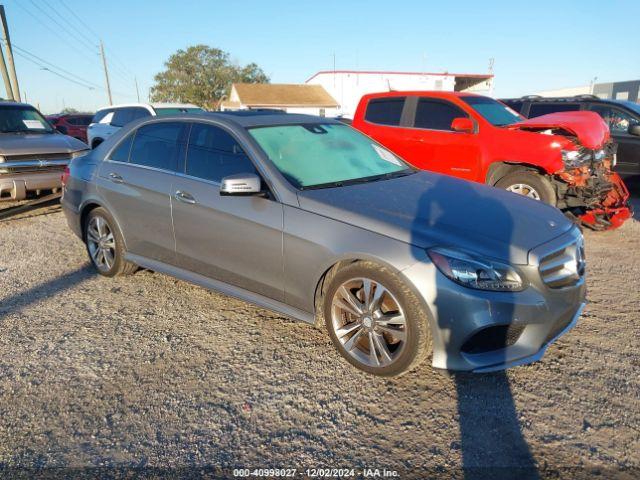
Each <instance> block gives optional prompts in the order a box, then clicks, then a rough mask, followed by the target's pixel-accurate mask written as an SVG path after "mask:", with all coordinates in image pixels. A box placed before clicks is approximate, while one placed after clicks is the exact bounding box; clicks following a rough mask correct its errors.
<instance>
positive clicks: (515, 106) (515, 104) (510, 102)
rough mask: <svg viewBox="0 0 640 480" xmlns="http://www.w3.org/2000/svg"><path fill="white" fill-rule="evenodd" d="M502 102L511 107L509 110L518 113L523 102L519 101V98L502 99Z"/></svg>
mask: <svg viewBox="0 0 640 480" xmlns="http://www.w3.org/2000/svg"><path fill="white" fill-rule="evenodd" d="M502 103H504V104H505V105H507V106H508V107H509V108H511V110H514V111H515V112H517V113H520V112H522V105H523V103H524V102H521V101H520V100H502Z"/></svg>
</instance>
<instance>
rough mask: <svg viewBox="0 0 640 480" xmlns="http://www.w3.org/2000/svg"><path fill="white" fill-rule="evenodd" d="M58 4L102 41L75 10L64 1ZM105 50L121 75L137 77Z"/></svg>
mask: <svg viewBox="0 0 640 480" xmlns="http://www.w3.org/2000/svg"><path fill="white" fill-rule="evenodd" d="M58 3H59V4H60V5H62V6H63V7H64V8H65V9H66V10H67V11H68V12H69V13H70V14H71V15H72V16H73V17H74V18H75V19H76V20H77V21H78V23H79V24H80V25H82V26H83V27H84V28H86V29H87V30H88V31H89V32H90V33H91V34H93V35H94V36H95V38H96V40H100V35H98V34H97V33H96V31H95V30H93V29H92V28H91V27H90V26H89V25H88V24H87V23H86V22H85V21H84V20H82V18H80V16H79V15H78V14H77V13H76V12H75V11H74V10H73V9H71V8H70V7H69V6H68V5H67V4H66V3H65V1H64V0H58ZM67 22H68V23H69V24H70V22H69V20H67ZM85 38H86V37H85ZM105 50H106V51H107V52H108V53H109V58H111V59H112V60H115V62H116V63H115V64H114V63H112V66H114V67H115V68H116V69H117V70H120V71H121V73H123V74H124V75H125V76H127V75H130V76H131V77H135V74H134V73H133V72H132V71H131V70H130V69H129V68H127V66H126V65H125V63H124V62H123V61H122V60H121V59H120V58H119V57H118V56H117V55H116V54H115V53H114V52H113V50H111V49H110V48H108V47H105ZM127 80H128V79H127Z"/></svg>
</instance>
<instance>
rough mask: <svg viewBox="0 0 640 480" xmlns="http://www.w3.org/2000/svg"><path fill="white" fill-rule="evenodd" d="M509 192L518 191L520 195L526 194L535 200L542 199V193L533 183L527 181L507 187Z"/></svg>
mask: <svg viewBox="0 0 640 480" xmlns="http://www.w3.org/2000/svg"><path fill="white" fill-rule="evenodd" d="M506 190H507V192H512V193H517V194H518V195H524V196H525V197H529V198H533V199H534V200H540V194H539V193H538V191H537V190H536V189H535V188H533V187H532V186H531V185H527V184H526V183H514V184H513V185H510V186H508V187H507V189H506Z"/></svg>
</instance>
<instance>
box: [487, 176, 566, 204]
mask: <svg viewBox="0 0 640 480" xmlns="http://www.w3.org/2000/svg"><path fill="white" fill-rule="evenodd" d="M495 186H496V187H498V188H503V189H505V190H507V191H508V192H512V193H517V194H518V195H524V196H525V197H529V198H531V199H533V200H540V201H542V202H544V203H548V204H549V205H553V206H555V205H556V202H557V197H556V192H555V191H554V189H553V186H552V185H551V182H550V181H549V180H547V179H546V178H545V177H543V176H542V175H540V174H539V173H537V172H532V171H528V170H523V171H518V172H514V173H510V174H509V175H507V176H505V177H503V178H501V179H500V180H498V182H497V183H496V185H495Z"/></svg>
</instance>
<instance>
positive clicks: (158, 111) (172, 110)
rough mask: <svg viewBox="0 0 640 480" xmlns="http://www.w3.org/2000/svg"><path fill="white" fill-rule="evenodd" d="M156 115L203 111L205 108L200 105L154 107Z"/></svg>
mask: <svg viewBox="0 0 640 480" xmlns="http://www.w3.org/2000/svg"><path fill="white" fill-rule="evenodd" d="M154 110H155V111H156V115H158V116H159V115H177V114H179V113H203V112H204V110H203V109H201V108H198V107H188V108H182V107H167V108H154Z"/></svg>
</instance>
